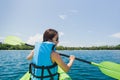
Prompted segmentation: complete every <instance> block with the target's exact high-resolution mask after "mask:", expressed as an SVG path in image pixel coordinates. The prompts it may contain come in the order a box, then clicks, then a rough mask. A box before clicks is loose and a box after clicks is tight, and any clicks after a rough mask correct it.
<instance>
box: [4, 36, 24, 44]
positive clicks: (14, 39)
mask: <svg viewBox="0 0 120 80" xmlns="http://www.w3.org/2000/svg"><path fill="white" fill-rule="evenodd" d="M4 43H5V44H10V45H21V44H25V43H24V42H23V41H22V40H21V39H20V38H18V37H16V36H8V37H6V38H5V40H4Z"/></svg>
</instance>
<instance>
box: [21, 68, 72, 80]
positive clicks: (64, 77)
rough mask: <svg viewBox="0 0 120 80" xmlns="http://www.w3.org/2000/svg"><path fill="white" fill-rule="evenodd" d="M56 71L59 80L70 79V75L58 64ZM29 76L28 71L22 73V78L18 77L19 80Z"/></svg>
mask: <svg viewBox="0 0 120 80" xmlns="http://www.w3.org/2000/svg"><path fill="white" fill-rule="evenodd" d="M58 73H60V77H59V80H72V79H71V77H70V76H69V75H68V74H67V73H66V72H64V71H63V70H62V69H61V68H60V67H59V66H58ZM29 78H30V74H29V72H26V73H25V75H23V77H22V78H20V80H29Z"/></svg>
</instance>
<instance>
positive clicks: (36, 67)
mask: <svg viewBox="0 0 120 80" xmlns="http://www.w3.org/2000/svg"><path fill="white" fill-rule="evenodd" d="M54 67H57V64H56V63H54V64H53V65H50V66H37V65H35V64H33V63H30V65H29V73H30V74H31V75H32V76H33V77H35V78H40V79H41V80H43V79H44V78H50V80H54V79H53V77H54V76H56V75H58V78H59V73H58V72H56V73H54V74H52V73H51V71H50V69H52V68H54ZM32 68H33V70H32ZM35 69H41V76H37V75H35ZM45 69H46V70H47V71H48V73H49V75H46V76H44V70H45ZM58 80H59V79H58Z"/></svg>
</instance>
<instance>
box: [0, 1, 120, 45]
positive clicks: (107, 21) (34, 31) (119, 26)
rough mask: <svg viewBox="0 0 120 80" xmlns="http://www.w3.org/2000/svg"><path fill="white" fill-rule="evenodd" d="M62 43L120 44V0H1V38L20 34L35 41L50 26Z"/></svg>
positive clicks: (30, 40) (31, 41)
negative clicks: (56, 32) (57, 33)
mask: <svg viewBox="0 0 120 80" xmlns="http://www.w3.org/2000/svg"><path fill="white" fill-rule="evenodd" d="M49 28H52V29H55V30H57V31H58V32H59V44H58V45H62V46H73V47H74V46H76V47H78V46H79V47H86V46H103V45H118V44H120V0H0V42H3V43H4V39H5V38H6V37H7V36H17V37H19V38H21V39H22V40H23V41H24V42H26V43H29V44H34V43H35V42H37V41H42V34H43V33H44V31H45V30H46V29H49Z"/></svg>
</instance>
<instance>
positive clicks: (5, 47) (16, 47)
mask: <svg viewBox="0 0 120 80" xmlns="http://www.w3.org/2000/svg"><path fill="white" fill-rule="evenodd" d="M31 49H33V47H31V46H27V45H9V44H0V50H31Z"/></svg>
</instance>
